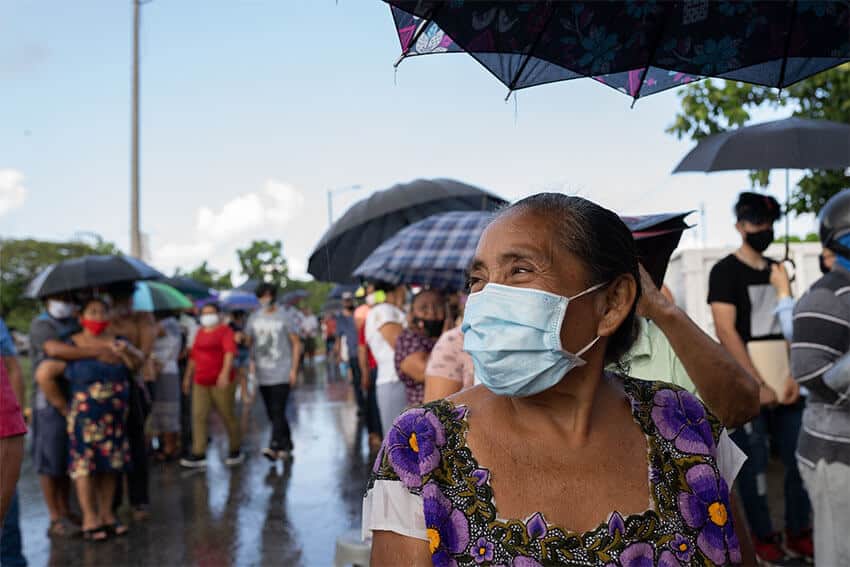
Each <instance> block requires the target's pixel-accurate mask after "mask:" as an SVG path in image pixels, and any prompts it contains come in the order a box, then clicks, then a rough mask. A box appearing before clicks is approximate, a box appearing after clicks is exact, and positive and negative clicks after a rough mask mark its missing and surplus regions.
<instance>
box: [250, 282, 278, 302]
mask: <svg viewBox="0 0 850 567" xmlns="http://www.w3.org/2000/svg"><path fill="white" fill-rule="evenodd" d="M254 294H255V295H256V296H257V297H263V296H264V295H271V296H272V301H274V300H276V299H277V286H276V285H272V284H270V283H261V284H260V285H258V286H257V289H256V290H255V291H254Z"/></svg>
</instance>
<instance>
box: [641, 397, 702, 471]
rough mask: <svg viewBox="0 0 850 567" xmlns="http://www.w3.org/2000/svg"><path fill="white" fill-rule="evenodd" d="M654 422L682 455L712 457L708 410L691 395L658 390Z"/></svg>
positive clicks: (655, 400) (653, 416) (653, 412)
mask: <svg viewBox="0 0 850 567" xmlns="http://www.w3.org/2000/svg"><path fill="white" fill-rule="evenodd" d="M653 404H655V407H654V408H653V409H652V421H653V422H654V423H655V426H656V427H657V428H658V432H659V433H660V434H661V436H662V437H664V438H665V439H667V440H668V441H673V445H675V446H676V448H677V449H678V450H680V451H682V452H683V453H690V454H692V455H713V453H714V437H713V436H712V433H711V426H710V425H709V423H708V420H707V419H706V415H705V408H703V406H702V404H701V403H700V402H699V401H698V400H697V399H696V398H695V397H694V396H693V395H692V394H689V393H688V392H683V391H678V390H667V389H664V390H659V391H658V392H657V393H656V394H655V398H654V399H653Z"/></svg>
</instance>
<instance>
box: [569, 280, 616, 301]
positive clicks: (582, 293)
mask: <svg viewBox="0 0 850 567" xmlns="http://www.w3.org/2000/svg"><path fill="white" fill-rule="evenodd" d="M606 285H608V282H605V283H600V284H596V285H595V286H593V287H589V288H587V289H586V290H584V291H582V292H579V293H577V294H575V295H574V296H572V297H568V298H567V299H569V300H570V301H575V300H576V299H578V298H579V297H584V296H585V295H588V294H591V293H593V292H594V291H598V290H600V289H602V288H603V287H605V286H606Z"/></svg>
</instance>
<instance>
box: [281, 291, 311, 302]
mask: <svg viewBox="0 0 850 567" xmlns="http://www.w3.org/2000/svg"><path fill="white" fill-rule="evenodd" d="M308 297H310V292H308V291H307V290H306V289H296V290H295V291H290V292H287V293H284V294H283V296H281V298H280V303H281V304H283V305H295V304H296V303H298V302H299V301H301V300H302V299H307V298H308Z"/></svg>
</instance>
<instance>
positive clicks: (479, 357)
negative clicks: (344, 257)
mask: <svg viewBox="0 0 850 567" xmlns="http://www.w3.org/2000/svg"><path fill="white" fill-rule="evenodd" d="M470 291H471V292H472V294H471V295H470V298H469V301H468V303H467V306H466V313H465V315H464V323H463V331H464V348H465V350H466V351H467V352H469V353H470V355H471V356H472V358H473V361H474V366H475V376H476V379H477V380H478V381H480V382H481V385H479V386H476V387H474V388H472V389H470V390H467V391H464V392H462V393H461V394H459V395H457V396H454V397H453V398H450V399H449V400H441V401H437V402H433V403H430V404H427V405H425V406H424V407H421V408H416V409H411V410H408V411H407V412H405V413H403V414H402V415H401V416H399V417H398V419H396V421H395V423H394V425H393V427H392V429H391V430H390V431H389V432H388V433H387V435H386V438H385V440H384V445H383V448H382V451H381V452H380V453H379V455H378V459H377V461H376V463H375V466H374V469H373V475H372V479H371V480H370V483H369V488H368V491H367V493H366V497H365V500H364V520H363V521H364V531H366V532H368V531H371V532H372V534H373V538H374V542H373V546H372V564H373V565H377V566H383V565H429V564H432V563H433V564H434V565H512V566H514V567H530V566H538V565H571V564H578V565H600V566H608V565H623V566H630V565H631V566H637V565H664V566H668V567H671V566H675V565H714V564H716V565H725V564H734V563H740V562H741V560H742V557H741V551H740V546H739V540H738V536H737V534H736V532H735V526H734V522H733V518H732V513H731V509H730V504H729V486H730V485H731V484H732V481H733V480H734V477H735V475H736V474H737V471H738V469H739V468H740V465H741V464H742V460H743V458H742V457H741V453H740V451H739V450H737V448H736V447H735V446H734V444H733V443H732V442H731V441H730V440H729V438H728V436H727V434H726V432H725V431H724V430H723V428H722V426H721V425H720V424H719V422H718V421H717V419H716V418H715V417H714V416H713V415H711V414H710V413H709V412H708V411H707V410H706V409H705V407H704V406H703V405H702V404H701V403H700V402H699V400H698V399H697V398H695V397H694V396H693V395H691V394H690V393H688V392H686V391H684V390H682V389H679V388H677V387H675V386H671V385H669V384H665V383H663V382H645V381H642V380H636V379H633V378H629V377H627V376H623V375H621V374H617V373H611V372H606V371H605V367H606V365H608V364H610V363H616V362H618V361H619V360H620V359H621V357H622V355H623V354H624V353H626V352H627V351H628V350H629V348H630V347H631V346H632V343H633V342H634V340H635V338H636V323H635V305H636V303H637V301H638V299H639V297H640V277H639V271H638V262H637V259H636V257H635V250H634V243H633V240H632V236H631V234H630V233H629V231H628V229H627V228H626V226H625V225H624V224H623V223H622V221H621V220H620V219H619V218H618V217H617V216H616V215H615V214H614V213H612V212H610V211H608V210H606V209H603V208H602V207H599V206H598V205H595V204H593V203H591V202H589V201H587V200H584V199H581V198H578V197H568V196H565V195H559V194H541V195H535V196H532V197H529V198H527V199H525V200H523V201H520V202H518V203H516V204H515V205H513V206H511V207H510V208H508V209H506V210H505V211H504V212H503V213H501V214H500V215H499V216H498V217H497V218H496V220H494V222H493V223H492V224H491V225H490V226H489V227H488V229H487V230H486V231H485V232H484V235H483V236H482V238H481V241H480V243H479V245H478V250H477V253H476V258H475V260H474V262H473V265H472V268H471V272H470Z"/></svg>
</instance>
